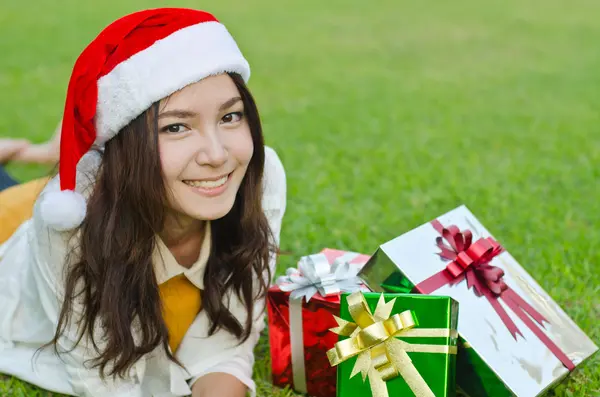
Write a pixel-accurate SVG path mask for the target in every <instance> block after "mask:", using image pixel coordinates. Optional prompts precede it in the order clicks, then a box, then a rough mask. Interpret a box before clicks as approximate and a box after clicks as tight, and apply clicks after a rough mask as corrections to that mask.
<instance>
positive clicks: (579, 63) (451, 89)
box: [0, 0, 600, 396]
mask: <svg viewBox="0 0 600 397" xmlns="http://www.w3.org/2000/svg"><path fill="white" fill-rule="evenodd" d="M57 4H58V3H57V2H55V1H54V0H32V1H30V2H22V1H17V0H3V1H2V4H1V5H0V49H1V53H2V55H1V56H0V91H1V92H2V95H1V96H0V109H2V113H1V114H0V135H2V136H24V137H28V138H30V139H33V140H36V141H42V140H44V139H46V138H47V137H48V136H49V134H50V133H51V131H52V130H53V128H54V126H55V124H56V122H57V121H58V119H59V117H60V113H61V109H62V106H63V101H64V92H65V89H66V85H67V81H68V77H69V73H70V68H71V66H72V64H73V62H74V59H75V57H76V56H77V55H78V54H79V52H80V51H81V49H82V48H83V46H84V45H85V44H86V43H87V42H89V41H90V40H91V39H92V38H93V37H94V36H95V34H97V32H98V31H99V30H100V29H101V28H102V27H103V26H104V25H106V24H107V23H108V22H109V21H111V20H113V19H114V18H116V17H118V16H120V15H122V14H124V13H126V12H130V11H133V10H136V9H139V8H143V7H156V6H160V5H165V4H168V5H180V6H191V7H197V6H203V7H205V8H207V9H208V10H210V11H212V12H214V13H216V14H217V15H218V16H219V17H220V18H221V20H222V21H224V22H225V23H226V24H227V25H228V26H229V28H230V30H231V31H232V33H234V35H235V36H236V37H237V39H238V41H239V43H240V46H241V47H242V49H243V50H244V51H245V53H246V55H247V57H248V58H249V59H250V62H251V64H252V66H253V77H252V79H251V84H250V86H251V89H252V90H253V92H254V94H255V96H256V99H257V101H258V103H259V106H260V109H261V112H262V117H263V120H264V130H265V135H266V140H267V143H268V144H269V145H271V146H273V147H275V148H276V149H277V150H278V152H279V154H280V156H281V157H282V160H283V162H284V164H285V166H286V169H287V175H288V211H287V214H286V218H285V221H284V227H283V232H282V249H283V250H287V251H291V252H292V254H291V255H289V256H286V257H283V258H282V261H281V264H280V267H279V270H280V271H282V270H283V269H284V268H285V267H287V266H290V265H292V264H293V263H294V261H295V260H296V259H297V258H298V257H299V256H301V255H303V254H307V253H312V252H316V251H318V250H320V249H321V248H322V247H325V246H327V247H335V248H341V249H351V250H356V251H362V252H365V253H370V252H372V251H373V250H374V249H375V248H376V247H377V244H378V243H380V242H384V241H387V240H389V239H390V238H392V237H394V236H396V235H398V234H400V233H402V232H404V231H407V230H409V229H410V228H412V227H414V226H417V225H419V224H421V223H423V222H425V221H428V220H430V219H432V218H433V217H435V216H437V215H439V214H441V213H443V212H445V211H447V210H449V209H451V208H454V207H455V206H458V205H459V204H461V203H465V204H467V206H468V207H469V208H470V209H471V210H472V211H473V212H474V213H475V214H477V215H478V217H479V218H480V220H481V221H482V222H483V223H484V224H485V225H487V227H488V228H489V229H491V231H492V233H494V234H495V235H496V237H498V238H499V239H501V241H502V243H503V244H504V245H505V246H506V247H507V248H508V249H509V250H510V251H511V253H512V254H513V255H514V256H515V257H516V258H518V259H519V260H520V262H521V263H522V264H523V266H524V267H525V268H526V269H527V270H528V271H529V272H530V273H532V274H534V275H535V277H536V278H537V280H538V281H539V282H540V284H541V285H542V286H543V287H544V288H545V289H546V291H548V292H549V293H550V295H551V296H553V297H554V299H555V300H556V301H557V302H558V303H559V304H560V305H561V306H562V307H563V308H564V309H565V310H566V311H567V313H568V314H569V315H570V316H571V317H572V318H573V319H574V320H575V321H576V322H577V323H578V324H579V325H580V326H581V327H582V329H583V330H584V331H585V332H586V333H587V334H588V335H590V336H591V338H592V339H593V340H594V341H595V342H596V343H599V342H600V326H599V325H598V318H600V302H599V299H598V298H597V297H598V296H599V295H600V287H599V286H600V253H599V250H598V241H599V240H600V227H599V226H600V200H599V197H600V195H599V194H600V188H599V181H600V171H599V169H600V168H599V167H598V164H600V112H599V109H600V89H599V87H600V49H599V48H600V47H598V43H599V42H600V24H599V23H598V15H600V3H599V2H598V1H597V0H570V1H567V0H544V1H542V0H531V1H521V0H504V1H495V0H492V1H487V2H480V1H475V0H456V1H452V2H441V1H431V0H423V1H419V2H416V1H408V0H379V1H377V2H366V1H359V0H328V1H317V0H301V1H300V0H293V1H291V0H288V1H275V0H254V1H251V2H250V1H241V0H238V1H233V0H232V1H218V2H217V1H206V2H203V3H202V4H199V3H198V2H196V1H191V0H181V1H177V2H175V1H158V0H144V1H142V0H127V1H117V0H103V1H101V2H100V1H94V2H81V1H76V0H63V1H61V2H60V6H58V5H57ZM32 10H35V12H32ZM176 61H177V60H174V62H176ZM11 171H12V172H14V174H15V175H17V176H18V177H19V178H21V179H23V180H25V179H29V178H33V177H36V176H39V175H42V174H43V173H44V172H45V169H44V168H41V167H26V166H16V165H15V166H12V167H11ZM594 297H595V298H594ZM257 355H258V358H257V367H256V375H257V382H258V385H259V389H260V393H259V396H290V395H293V394H291V392H288V391H280V390H278V389H274V388H272V386H271V385H270V380H269V357H268V341H267V340H266V339H264V338H263V340H262V341H261V344H260V345H259V346H258V347H257ZM599 364H600V357H599V355H596V357H595V358H594V359H592V360H591V361H589V362H588V363H587V364H586V365H585V366H584V367H583V368H581V369H580V370H578V371H577V372H576V374H575V375H574V376H572V377H571V378H570V379H569V380H568V381H567V382H565V383H564V384H563V385H561V386H560V387H559V388H558V389H556V390H555V391H553V392H551V393H552V395H555V396H598V395H600V371H599V370H598V365H599ZM36 390H37V389H34V388H32V387H30V386H27V385H25V384H23V383H21V382H19V381H17V380H15V379H6V378H5V380H4V381H0V394H1V395H3V396H25V395H27V396H49V395H51V394H48V393H45V392H41V391H36Z"/></svg>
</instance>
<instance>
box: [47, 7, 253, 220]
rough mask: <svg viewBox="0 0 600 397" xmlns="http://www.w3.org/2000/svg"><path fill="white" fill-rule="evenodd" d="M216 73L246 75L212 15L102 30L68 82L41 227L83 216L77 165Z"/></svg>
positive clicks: (140, 16) (159, 12) (176, 15)
mask: <svg viewBox="0 0 600 397" xmlns="http://www.w3.org/2000/svg"><path fill="white" fill-rule="evenodd" d="M224 72H233V73H238V74H240V75H241V76H242V78H243V79H244V80H245V81H248V78H249V77H250V67H249V65H248V62H247V61H246V59H245V58H244V56H243V55H242V53H241V52H240V50H239V48H238V46H237V44H236V43H235V41H234V40H233V38H232V37H231V35H230V34H229V32H228V31H227V29H226V28H225V26H223V25H222V24H221V23H220V22H219V21H218V20H217V19H216V18H215V17H214V16H213V15H211V14H209V13H207V12H203V11H197V10H191V9H184V8H160V9H153V10H145V11H140V12H136V13H134V14H131V15H127V16H125V17H123V18H121V19H119V20H117V21H115V22H113V23H112V24H110V25H109V26H108V27H106V28H105V29H104V30H103V31H102V32H101V33H100V34H99V35H98V37H96V39H94V41H92V42H91V43H90V44H89V45H88V46H87V48H85V50H84V51H83V52H82V53H81V55H80V56H79V58H78V59H77V61H76V62H75V66H74V68H73V74H72V75H71V80H70V82H69V88H68V91H67V100H66V104H65V111H64V116H63V122H62V131H61V146H60V164H59V179H60V191H58V192H49V193H47V194H45V195H44V197H43V200H42V202H41V208H40V209H41V215H42V218H43V220H44V221H45V223H46V224H47V225H48V226H49V227H51V228H53V229H56V230H61V231H64V230H69V229H73V228H75V227H77V226H78V225H80V224H81V222H82V221H83V219H84V218H85V213H86V206H87V205H86V202H85V199H84V198H83V196H81V194H80V193H78V192H76V191H75V184H76V176H77V175H76V174H77V164H78V163H79V161H80V160H81V158H82V157H83V156H84V155H85V154H86V153H87V152H88V151H89V150H90V149H91V148H92V146H94V147H102V146H103V145H104V144H105V143H106V142H107V141H108V140H109V139H111V138H112V137H114V136H115V135H117V134H118V133H119V131H120V130H121V129H122V128H123V127H125V126H126V125H127V124H129V123H130V122H131V121H132V120H133V119H135V118H136V117H137V116H139V115H140V114H142V113H143V112H144V111H145V110H146V109H148V108H149V107H150V106H151V105H152V104H153V103H154V102H156V101H158V100H160V99H162V98H165V97H167V96H169V95H171V94H172V93H174V92H175V91H178V90H180V89H181V88H183V87H185V86H187V85H189V84H192V83H195V82H197V81H200V80H202V79H203V78H205V77H208V76H211V75H216V74H220V73H224Z"/></svg>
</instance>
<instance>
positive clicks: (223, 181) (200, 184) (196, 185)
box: [183, 174, 231, 196]
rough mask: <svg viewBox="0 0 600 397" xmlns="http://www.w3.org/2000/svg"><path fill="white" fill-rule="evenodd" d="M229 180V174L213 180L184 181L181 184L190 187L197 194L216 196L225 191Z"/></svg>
mask: <svg viewBox="0 0 600 397" xmlns="http://www.w3.org/2000/svg"><path fill="white" fill-rule="evenodd" d="M230 178H231V174H227V175H223V176H220V177H217V178H214V179H197V180H184V181H183V183H185V184H186V185H188V186H190V187H192V188H193V189H194V190H195V191H196V192H197V193H200V194H203V195H209V196H216V195H219V194H221V193H222V192H223V191H224V190H225V188H226V187H227V182H228V181H229V179H230Z"/></svg>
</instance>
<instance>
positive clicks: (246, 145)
mask: <svg viewBox="0 0 600 397" xmlns="http://www.w3.org/2000/svg"><path fill="white" fill-rule="evenodd" d="M239 132H241V133H240V134H238V135H237V137H236V139H235V140H234V141H233V143H232V147H233V150H232V154H233V155H234V156H235V158H236V160H237V162H238V164H240V165H243V166H247V165H248V163H250V159H251V158H252V154H253V153H254V143H253V142H252V135H251V134H250V128H249V127H246V128H244V130H243V131H239Z"/></svg>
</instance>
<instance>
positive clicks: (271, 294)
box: [267, 248, 370, 397]
mask: <svg viewBox="0 0 600 397" xmlns="http://www.w3.org/2000/svg"><path fill="white" fill-rule="evenodd" d="M321 253H322V254H325V256H326V257H327V260H328V262H329V264H330V265H331V264H332V263H333V262H334V261H335V260H336V259H338V258H340V257H343V259H344V260H347V261H348V262H349V263H351V264H362V265H364V264H365V263H367V261H368V260H369V258H370V257H369V256H368V255H363V254H357V253H353V252H347V251H340V250H334V249H329V248H325V249H324V250H323V251H321ZM364 290H365V291H368V289H367V287H364ZM290 294H291V293H290V292H284V291H282V290H281V289H280V288H279V286H277V285H275V286H272V287H271V288H270V289H269V291H268V294H267V310H268V322H269V342H270V345H271V362H272V374H273V384H275V385H277V386H280V387H285V386H287V385H290V386H291V387H292V388H293V389H294V390H296V391H298V392H300V393H307V394H308V395H310V396H314V397H334V396H335V395H336V368H334V367H331V366H330V365H329V360H328V358H327V353H326V352H327V350H329V349H331V348H333V347H334V345H335V343H336V342H337V341H338V336H337V335H336V334H334V333H333V332H330V331H329V329H330V328H334V327H337V323H336V322H335V320H334V318H333V316H332V314H333V315H336V316H338V317H339V315H340V295H339V294H335V295H328V296H325V297H323V296H321V295H320V294H319V293H316V294H315V295H313V297H312V298H311V299H310V300H309V302H306V299H304V298H302V299H291V298H290Z"/></svg>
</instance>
